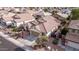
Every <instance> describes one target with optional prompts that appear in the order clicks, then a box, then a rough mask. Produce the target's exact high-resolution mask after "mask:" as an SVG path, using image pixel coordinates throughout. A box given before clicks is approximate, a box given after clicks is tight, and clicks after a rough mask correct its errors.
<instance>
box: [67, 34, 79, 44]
mask: <svg viewBox="0 0 79 59" xmlns="http://www.w3.org/2000/svg"><path fill="white" fill-rule="evenodd" d="M66 39H68V40H70V41H72V42H76V43H79V34H75V33H67V35H66Z"/></svg>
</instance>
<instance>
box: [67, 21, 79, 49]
mask: <svg viewBox="0 0 79 59" xmlns="http://www.w3.org/2000/svg"><path fill="white" fill-rule="evenodd" d="M68 28H69V32H68V33H67V35H66V41H67V43H66V45H68V46H70V47H73V48H75V49H79V20H72V21H71V22H70V24H69V26H68Z"/></svg>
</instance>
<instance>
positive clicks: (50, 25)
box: [36, 15, 61, 36]
mask: <svg viewBox="0 0 79 59" xmlns="http://www.w3.org/2000/svg"><path fill="white" fill-rule="evenodd" d="M43 20H44V21H45V22H43V23H41V24H39V25H37V26H36V28H37V29H38V30H39V31H41V32H44V33H46V34H47V36H48V35H49V34H50V33H51V32H52V31H54V30H56V29H58V26H60V23H61V22H60V21H59V20H57V19H56V18H54V17H53V16H49V15H47V16H45V17H43Z"/></svg>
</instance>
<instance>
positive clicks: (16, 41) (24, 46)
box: [0, 32, 32, 51]
mask: <svg viewBox="0 0 79 59" xmlns="http://www.w3.org/2000/svg"><path fill="white" fill-rule="evenodd" d="M0 36H2V37H3V38H5V40H8V41H10V42H11V43H13V44H15V45H16V46H18V47H21V48H22V49H24V50H26V51H31V50H32V48H30V47H28V46H27V45H25V44H24V43H22V42H19V41H18V40H15V39H13V38H11V37H9V36H8V35H6V34H4V33H3V32H0Z"/></svg>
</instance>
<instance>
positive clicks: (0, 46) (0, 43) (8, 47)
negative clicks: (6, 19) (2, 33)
mask: <svg viewBox="0 0 79 59" xmlns="http://www.w3.org/2000/svg"><path fill="white" fill-rule="evenodd" d="M0 51H24V50H23V49H22V48H20V47H18V46H16V45H14V44H13V43H11V42H9V41H7V40H5V39H4V38H3V37H0Z"/></svg>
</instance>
